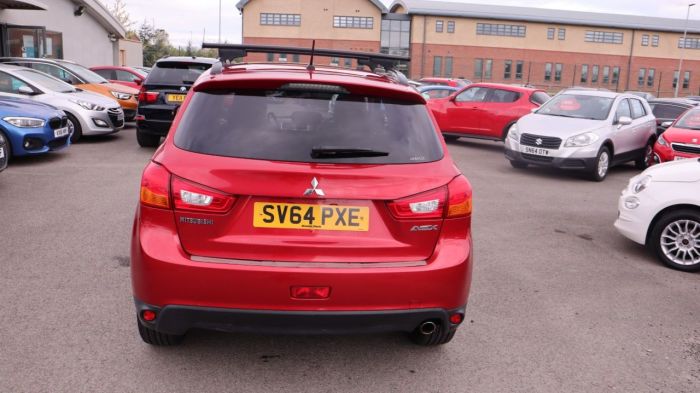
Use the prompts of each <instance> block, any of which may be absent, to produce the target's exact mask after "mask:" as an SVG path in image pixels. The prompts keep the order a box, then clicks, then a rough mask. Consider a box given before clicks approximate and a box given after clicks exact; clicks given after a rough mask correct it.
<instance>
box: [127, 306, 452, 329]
mask: <svg viewBox="0 0 700 393" xmlns="http://www.w3.org/2000/svg"><path fill="white" fill-rule="evenodd" d="M135 303H136V311H137V313H138V315H139V316H140V315H141V311H143V310H152V311H155V312H156V314H157V316H158V317H157V318H156V320H155V321H154V322H146V321H144V320H143V319H141V323H143V324H144V325H146V326H148V327H150V328H152V329H155V330H157V331H159V332H163V333H167V334H176V335H181V334H185V333H186V332H187V331H188V330H190V329H194V328H198V329H206V330H218V331H225V332H234V333H262V334H362V333H385V332H411V331H413V330H414V329H415V328H416V327H417V326H418V325H419V324H421V323H422V322H425V321H433V322H435V323H439V324H440V325H441V326H456V325H452V324H451V323H450V322H449V316H450V315H452V314H454V313H460V314H462V315H463V314H464V310H465V308H464V307H460V308H457V309H453V310H443V309H436V308H433V309H416V310H388V311H343V312H337V311H270V310H242V309H225V308H214V307H194V306H177V305H169V306H166V307H163V308H158V307H154V306H151V305H148V304H145V303H143V302H141V301H139V300H135ZM139 318H140V317H139Z"/></svg>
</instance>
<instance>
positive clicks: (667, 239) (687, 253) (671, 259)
mask: <svg viewBox="0 0 700 393" xmlns="http://www.w3.org/2000/svg"><path fill="white" fill-rule="evenodd" d="M647 245H648V246H649V248H651V250H652V251H653V252H654V253H656V256H657V257H658V258H659V259H660V260H661V262H663V264H664V265H666V266H668V267H670V268H671V269H676V270H681V271H684V272H696V271H700V211H697V210H689V209H683V210H677V211H673V212H670V213H667V214H665V215H663V216H662V217H661V219H659V220H658V221H657V222H656V224H655V225H654V228H652V230H651V236H650V237H649V242H648V243H647Z"/></svg>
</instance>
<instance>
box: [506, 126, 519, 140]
mask: <svg viewBox="0 0 700 393" xmlns="http://www.w3.org/2000/svg"><path fill="white" fill-rule="evenodd" d="M508 138H510V139H512V140H514V141H516V142H517V141H519V140H520V131H519V130H518V125H517V124H513V125H512V126H510V129H509V130H508Z"/></svg>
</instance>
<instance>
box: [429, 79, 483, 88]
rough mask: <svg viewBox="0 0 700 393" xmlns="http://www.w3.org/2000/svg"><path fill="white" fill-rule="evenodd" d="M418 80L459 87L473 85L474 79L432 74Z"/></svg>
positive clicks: (430, 83)
mask: <svg viewBox="0 0 700 393" xmlns="http://www.w3.org/2000/svg"><path fill="white" fill-rule="evenodd" d="M418 82H420V83H422V84H424V85H430V86H450V87H459V88H462V87H464V86H468V85H471V83H472V81H470V80H468V79H452V78H438V77H432V76H431V77H427V78H421V79H420V80H418Z"/></svg>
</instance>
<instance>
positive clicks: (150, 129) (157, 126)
mask: <svg viewBox="0 0 700 393" xmlns="http://www.w3.org/2000/svg"><path fill="white" fill-rule="evenodd" d="M172 124H173V121H172V120H137V121H136V128H137V129H138V131H139V132H143V133H146V134H151V135H158V136H166V135H168V131H170V126H171V125H172Z"/></svg>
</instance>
